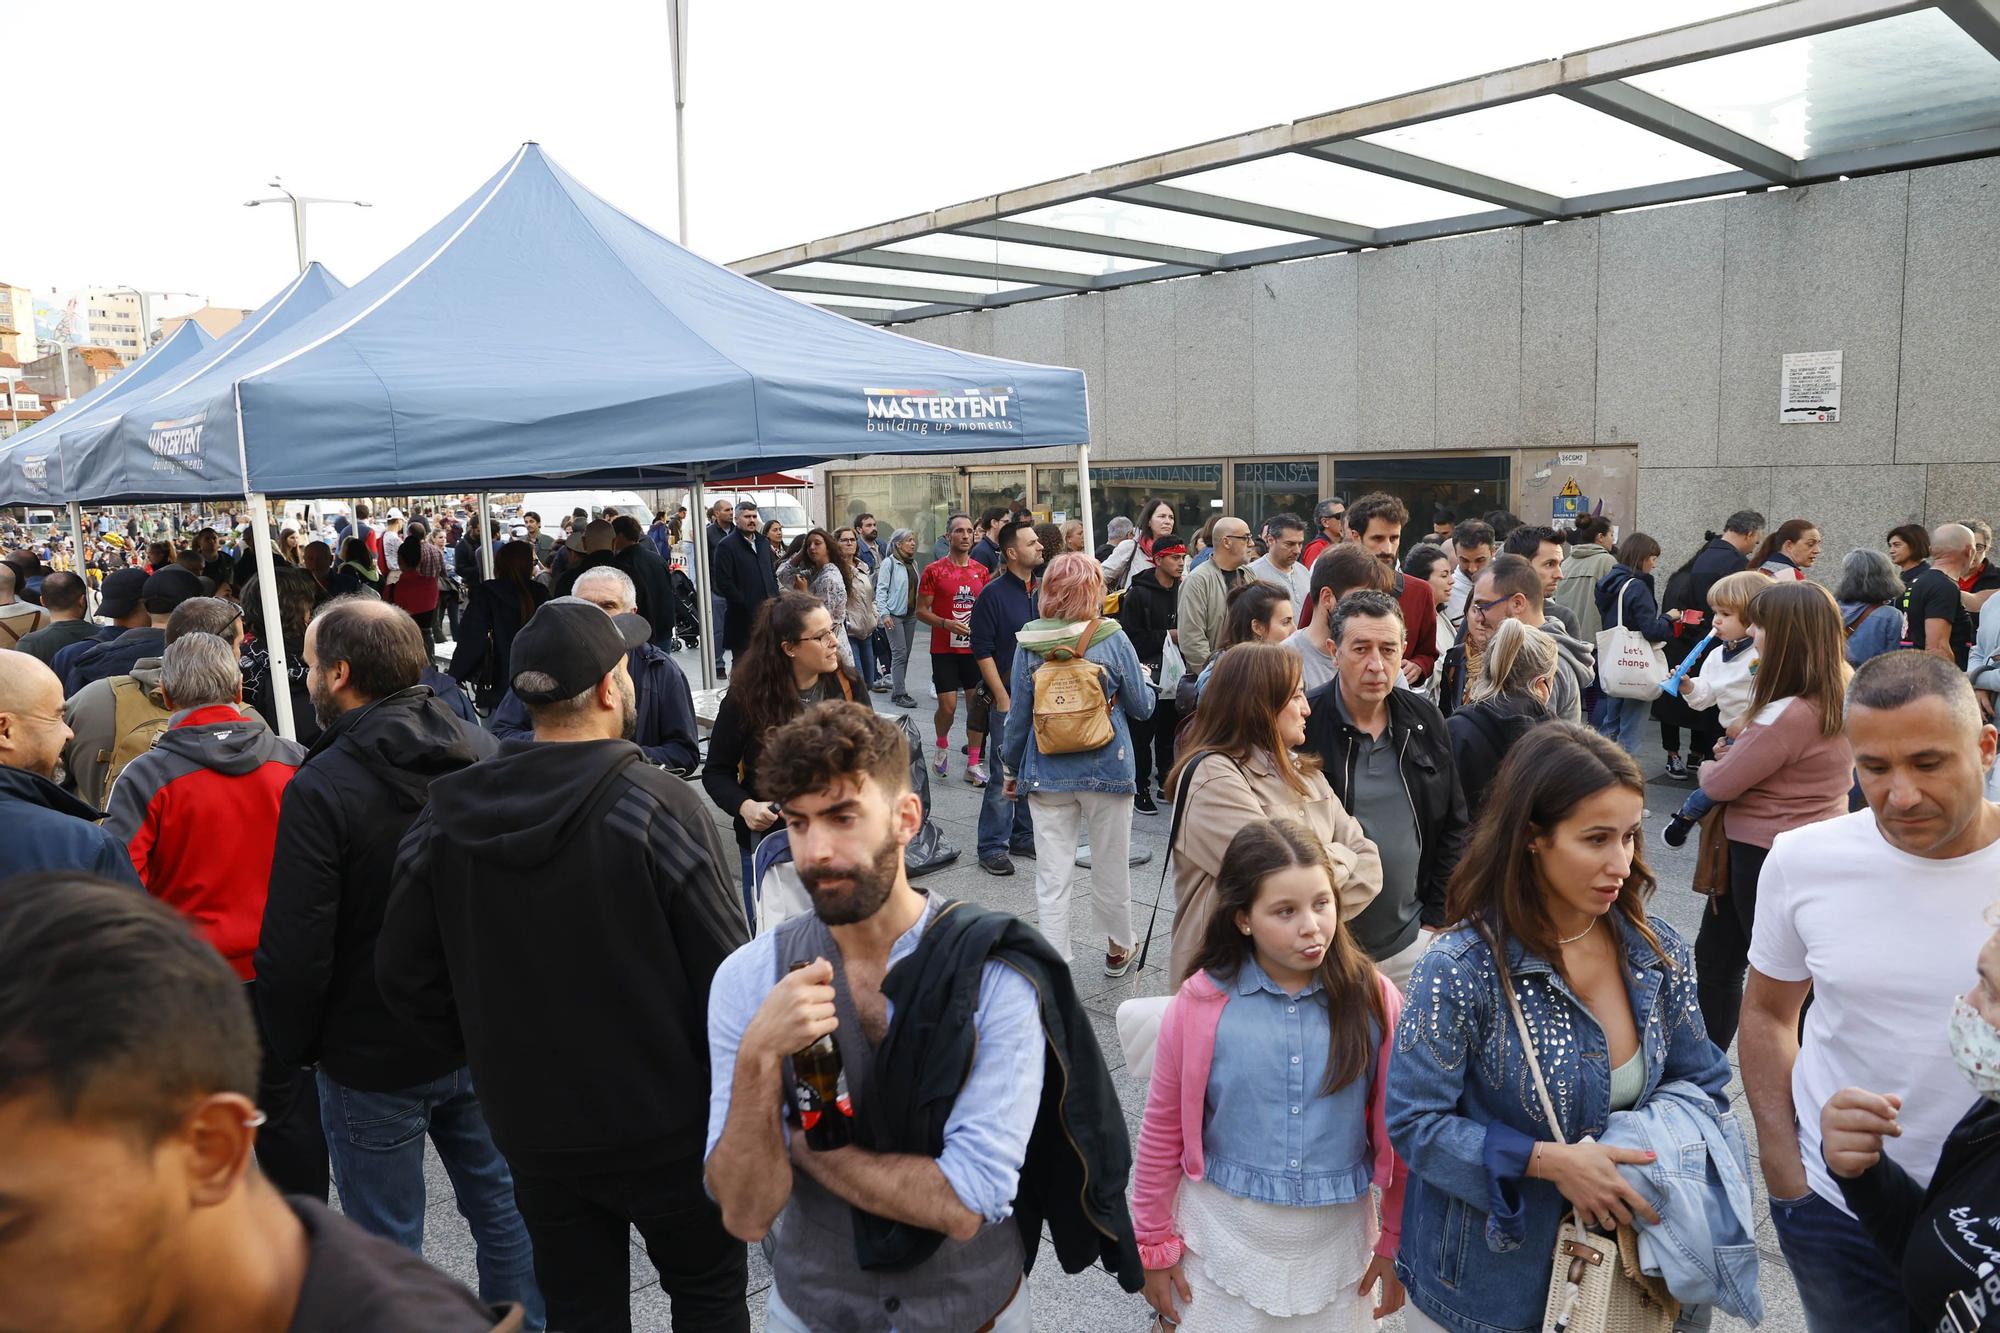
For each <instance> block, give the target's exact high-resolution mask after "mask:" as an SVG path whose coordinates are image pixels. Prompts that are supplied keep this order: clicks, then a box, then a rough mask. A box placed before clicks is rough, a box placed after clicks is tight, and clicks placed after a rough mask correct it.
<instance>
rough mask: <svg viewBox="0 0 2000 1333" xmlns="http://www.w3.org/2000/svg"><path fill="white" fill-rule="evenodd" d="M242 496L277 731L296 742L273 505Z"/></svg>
mask: <svg viewBox="0 0 2000 1333" xmlns="http://www.w3.org/2000/svg"><path fill="white" fill-rule="evenodd" d="M243 498H244V500H245V501H247V502H248V503H249V505H250V539H251V542H252V544H253V546H254V548H255V550H256V552H257V602H258V605H259V606H261V607H262V608H263V610H264V651H265V652H267V653H269V654H270V658H271V665H270V672H271V704H272V709H273V711H274V712H276V713H277V715H278V717H277V723H278V734H279V735H281V736H283V737H284V738H285V739H286V740H288V741H295V740H297V739H298V738H299V728H298V724H297V723H296V722H295V721H294V720H293V718H292V690H291V683H290V682H291V676H290V672H289V671H288V669H287V667H288V664H287V662H286V661H285V622H284V620H283V618H282V615H281V613H280V612H279V610H278V574H277V565H278V562H277V557H276V554H275V553H274V552H273V551H272V549H271V506H270V505H269V504H267V503H265V500H264V493H263V492H262V491H251V492H250V493H249V494H247V495H245V496H244V497H243Z"/></svg>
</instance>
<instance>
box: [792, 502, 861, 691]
mask: <svg viewBox="0 0 2000 1333" xmlns="http://www.w3.org/2000/svg"><path fill="white" fill-rule="evenodd" d="M799 585H803V587H804V590H805V591H806V592H809V593H811V594H812V595H813V596H815V597H817V598H819V599H820V601H821V602H823V603H824V604H825V606H826V610H827V614H828V615H830V616H832V617H833V624H834V628H836V629H838V630H840V631H841V648H842V652H841V656H842V657H844V658H845V657H847V656H848V654H847V652H846V651H845V650H846V648H847V642H846V635H847V599H848V598H849V597H850V596H852V595H853V593H854V565H853V564H852V563H851V562H850V561H849V560H848V558H847V556H846V554H845V553H844V552H842V551H841V549H840V543H839V542H837V541H835V540H834V539H833V534H832V533H830V532H828V531H827V530H826V529H825V528H814V529H813V530H812V531H810V532H808V533H806V534H805V536H803V537H801V538H799V539H798V540H797V541H796V542H794V543H792V550H791V553H790V554H789V555H787V556H786V558H785V560H784V562H783V563H782V564H780V565H779V566H778V587H779V588H781V589H783V588H789V587H794V586H799ZM848 660H850V661H851V660H852V659H851V658H849V659H848Z"/></svg>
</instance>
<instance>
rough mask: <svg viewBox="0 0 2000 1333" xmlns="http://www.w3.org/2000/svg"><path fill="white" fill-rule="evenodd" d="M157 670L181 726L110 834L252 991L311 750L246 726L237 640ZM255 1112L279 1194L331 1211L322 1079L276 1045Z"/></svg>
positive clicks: (148, 756)
mask: <svg viewBox="0 0 2000 1333" xmlns="http://www.w3.org/2000/svg"><path fill="white" fill-rule="evenodd" d="M201 600H206V599H201V598H197V599H194V601H201ZM190 605H192V602H183V603H182V604H181V607H180V610H177V611H176V612H175V613H174V614H175V615H176V616H178V615H180V614H181V611H185V610H186V609H187V607H188V606H190ZM158 670H159V692H160V693H161V694H162V695H163V696H165V699H166V705H167V707H168V708H169V709H171V710H172V717H171V719H170V720H169V722H168V724H167V729H166V730H165V731H163V732H161V733H160V736H159V738H158V740H156V741H155V742H154V743H153V748H152V749H150V750H148V751H146V752H145V753H144V754H141V755H140V756H139V757H138V758H136V759H134V760H133V761H132V762H131V763H130V764H128V765H126V767H125V771H124V772H123V773H122V774H120V775H119V778H118V781H117V783H116V785H114V786H113V787H112V789H111V809H110V811H109V813H107V814H106V815H105V819H104V829H105V831H106V832H107V833H109V834H111V836H112V837H114V838H116V839H117V840H118V841H119V842H120V843H122V844H124V846H125V850H126V852H127V853H128V854H129V855H130V856H131V858H132V866H133V869H135V870H137V871H138V872H139V879H140V880H141V882H143V883H144V884H145V886H146V891H147V892H148V893H150V894H152V895H153V896H154V897H155V898H158V899H159V900H160V901H161V902H163V903H165V904H167V905H168V906H169V907H172V908H173V909H174V910H176V911H178V912H179V913H180V914H181V915H183V916H185V917H186V918H187V919H188V922H189V924H190V925H192V926H193V927H194V928H195V931H196V932H197V933H198V934H200V935H201V937H202V938H203V939H206V940H207V941H208V942H209V943H210V944H212V945H214V946H215V951H216V952H217V953H219V954H221V955H222V957H223V958H224V960H225V961H227V962H228V964H229V965H230V967H232V968H234V969H235V971H236V975H237V977H238V978H240V979H241V980H242V981H243V983H244V984H245V985H246V986H250V985H253V984H254V983H255V980H256V975H257V969H256V966H255V964H254V963H253V961H252V960H253V957H254V955H255V954H256V952H257V939H258V936H259V935H260V934H261V933H262V931H263V927H264V898H265V892H266V886H267V885H268V884H269V883H270V880H271V852H272V847H273V845H274V844H275V842H276V841H277V836H278V809H279V806H280V804H281V803H282V801H283V800H284V794H285V787H286V786H287V785H288V784H289V783H290V782H291V780H292V775H293V774H295V773H296V772H298V769H299V765H300V764H302V763H304V762H305V758H306V752H305V747H304V746H301V745H299V744H298V743H297V742H296V741H288V740H286V739H284V738H283V737H282V736H276V735H273V734H272V733H271V730H270V729H269V728H268V727H266V726H265V725H264V724H263V723H262V722H260V721H258V720H257V719H255V718H254V717H246V716H245V715H244V713H243V709H242V702H243V676H242V673H241V671H240V670H239V668H238V666H237V660H236V647H235V645H234V644H232V643H231V642H230V641H229V640H227V639H223V638H220V637H218V636H217V635H214V634H211V633H208V632H206V631H202V630H194V631H191V632H188V633H184V634H181V635H179V636H177V637H176V638H174V639H173V641H172V642H170V643H169V644H168V645H167V650H166V652H165V653H164V654H162V655H161V658H160V662H159V667H158ZM257 1105H258V1107H259V1109H261V1110H262V1111H263V1112H264V1114H265V1115H266V1116H267V1117H268V1120H267V1122H266V1123H265V1125H264V1126H263V1128H262V1129H260V1130H259V1131H258V1133H257V1162H258V1165H260V1166H261V1167H263V1169H264V1174H265V1175H267V1176H269V1177H270V1178H271V1180H272V1183H274V1184H275V1185H277V1187H278V1189H279V1191H280V1192H281V1193H285V1194H308V1195H311V1196H312V1197H314V1198H316V1199H318V1200H320V1201H321V1202H325V1200H326V1197H327V1165H326V1142H325V1140H324V1138H322V1136H321V1133H320V1123H319V1103H318V1096H317V1093H316V1092H315V1091H314V1088H313V1082H312V1075H311V1074H310V1073H309V1072H307V1071H305V1070H303V1069H298V1068H294V1067H292V1066H289V1065H287V1064H286V1063H284V1062H283V1061H280V1060H274V1059H272V1058H271V1055H270V1049H269V1044H268V1043H265V1046H264V1058H263V1068H262V1074H261V1076H260V1078H259V1086H258V1095H257Z"/></svg>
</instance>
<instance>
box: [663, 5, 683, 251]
mask: <svg viewBox="0 0 2000 1333" xmlns="http://www.w3.org/2000/svg"><path fill="white" fill-rule="evenodd" d="M667 39H668V44H669V45H670V46H671V47H672V52H671V54H672V56H673V66H674V203H675V205H676V206H677V207H678V208H679V209H680V214H681V217H680V222H681V228H680V242H681V249H683V250H685V249H687V243H688V177H687V60H688V57H687V44H688V0H667Z"/></svg>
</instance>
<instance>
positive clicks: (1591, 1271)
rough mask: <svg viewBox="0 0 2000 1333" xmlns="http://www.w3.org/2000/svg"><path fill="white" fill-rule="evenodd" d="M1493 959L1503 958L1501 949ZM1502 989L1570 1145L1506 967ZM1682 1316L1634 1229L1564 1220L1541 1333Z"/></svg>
mask: <svg viewBox="0 0 2000 1333" xmlns="http://www.w3.org/2000/svg"><path fill="white" fill-rule="evenodd" d="M1494 955H1495V957H1496V958H1497V957H1504V955H1503V954H1501V953H1500V951H1499V949H1498V947H1497V946H1496V947H1495V949H1494ZM1500 986H1501V989H1502V990H1504V991H1506V993H1507V1007H1508V1008H1509V1009H1511V1010H1512V1011H1513V1014H1514V1030H1515V1031H1516V1032H1518V1033H1520V1035H1521V1047H1522V1049H1523V1050H1524V1051H1526V1053H1527V1056H1528V1072H1529V1074H1531V1075H1532V1076H1533V1077H1534V1080H1535V1095H1536V1096H1537V1097H1539V1098H1541V1102H1542V1114H1543V1115H1545V1116H1547V1117H1548V1120H1549V1132H1550V1133H1552V1134H1554V1135H1555V1136H1556V1142H1557V1143H1567V1142H1568V1140H1567V1139H1565V1138H1564V1137H1563V1132H1562V1122H1561V1121H1560V1120H1558V1119H1556V1107H1555V1103H1554V1102H1553V1101H1552V1100H1550V1098H1549V1087H1548V1084H1547V1083H1545V1082H1543V1081H1542V1063H1541V1061H1540V1060H1538V1059H1536V1058H1535V1039H1534V1037H1533V1036H1532V1035H1531V1034H1530V1033H1529V1031H1528V1020H1527V1018H1526V1017H1525V1016H1523V1015H1522V1013H1521V1001H1520V998H1519V997H1518V996H1516V995H1515V994H1514V982H1513V979H1512V978H1511V977H1509V976H1508V975H1507V970H1506V966H1505V964H1504V963H1503V964H1502V966H1501V970H1500ZM1589 1141H1590V1140H1588V1139H1585V1140H1584V1142H1586V1143H1588V1142H1589ZM1680 1314H1681V1309H1680V1302H1679V1301H1676V1300H1675V1299H1674V1298H1673V1297H1672V1296H1670V1295H1668V1294H1667V1291H1666V1288H1665V1285H1664V1284H1663V1283H1661V1282H1660V1280H1659V1279H1658V1278H1648V1277H1644V1276H1642V1275H1641V1274H1640V1272H1639V1244H1638V1239H1637V1236H1636V1234H1635V1233H1634V1232H1633V1231H1632V1229H1631V1228H1630V1227H1620V1228H1619V1229H1618V1233H1617V1234H1616V1235H1611V1236H1607V1235H1605V1234H1604V1233H1602V1232H1599V1231H1592V1230H1591V1229H1590V1228H1589V1227H1587V1226H1585V1225H1584V1224H1583V1222H1582V1220H1581V1219H1579V1218H1578V1217H1577V1215H1576V1213H1575V1212H1573V1211H1572V1212H1571V1213H1569V1214H1568V1215H1567V1216H1566V1217H1564V1218H1563V1220H1562V1225H1561V1226H1559V1227H1557V1228H1556V1249H1555V1255H1554V1256H1553V1258H1552V1259H1551V1260H1550V1263H1549V1303H1548V1306H1547V1308H1546V1309H1545V1310H1544V1312H1543V1314H1542V1330H1543V1333H1672V1330H1673V1327H1674V1321H1675V1320H1677V1319H1679V1318H1680Z"/></svg>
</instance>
